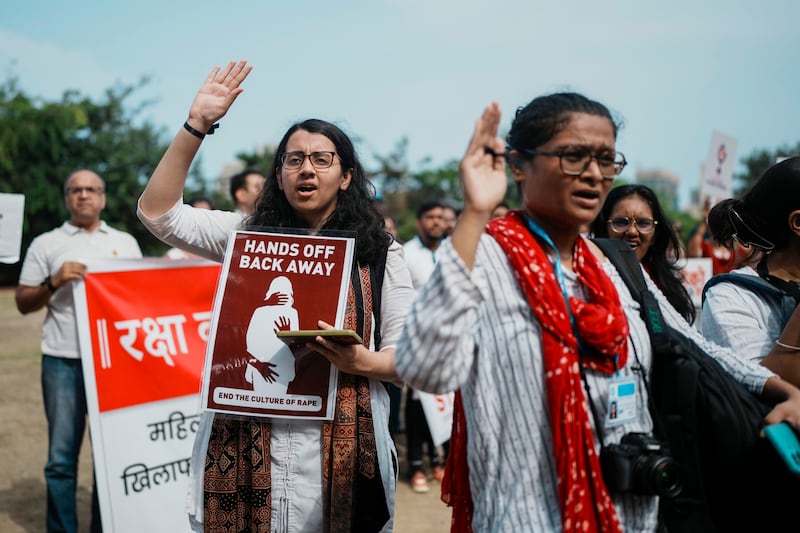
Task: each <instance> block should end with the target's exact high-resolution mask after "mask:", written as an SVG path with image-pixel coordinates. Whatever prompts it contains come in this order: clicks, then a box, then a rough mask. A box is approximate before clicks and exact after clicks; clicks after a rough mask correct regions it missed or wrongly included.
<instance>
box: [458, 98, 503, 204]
mask: <svg viewBox="0 0 800 533" xmlns="http://www.w3.org/2000/svg"><path fill="white" fill-rule="evenodd" d="M499 126H500V106H499V105H498V104H497V102H492V103H491V104H489V105H488V106H486V109H484V111H483V114H482V115H481V117H480V118H479V119H478V121H477V122H476V123H475V131H474V132H473V134H472V139H470V141H469V146H467V151H466V153H465V154H464V157H463V158H462V159H461V165H460V166H459V170H460V172H461V185H462V187H463V188H464V209H465V210H470V211H477V212H481V213H489V214H491V212H492V210H493V209H494V208H495V206H497V204H499V203H500V202H502V201H503V198H504V197H505V194H506V172H505V157H504V156H503V152H504V149H505V145H504V143H503V140H502V139H500V138H498V137H497V130H498V128H499Z"/></svg>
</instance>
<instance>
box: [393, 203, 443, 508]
mask: <svg viewBox="0 0 800 533" xmlns="http://www.w3.org/2000/svg"><path fill="white" fill-rule="evenodd" d="M444 211H445V205H444V204H443V203H441V202H438V201H429V202H425V203H424V204H422V205H421V206H420V207H419V209H417V236H416V237H414V238H413V239H411V240H410V241H408V242H407V243H405V244H404V245H403V251H404V253H405V257H406V264H407V265H408V270H409V272H411V282H412V283H413V285H414V290H415V291H419V290H420V289H421V288H422V286H423V285H425V282H426V281H428V278H429V277H430V276H431V274H432V273H433V267H434V266H435V265H436V250H437V249H438V248H439V243H441V241H442V239H443V238H444V237H445V231H446V229H447V225H446V223H445V218H444V215H445V213H444ZM405 416H406V420H405V422H406V445H407V447H408V477H409V480H410V482H411V489H412V490H413V491H414V492H428V490H429V487H428V478H427V476H426V474H425V468H424V459H423V448H424V447H425V446H427V450H428V456H429V458H430V463H431V474H432V477H433V478H434V479H435V480H437V481H441V480H442V477H443V476H444V469H443V468H442V458H441V457H440V456H439V454H438V451H437V449H436V446H435V445H434V443H433V439H432V438H431V432H430V429H429V428H428V422H427V420H426V419H425V413H424V411H423V410H422V402H420V400H419V395H418V393H417V392H416V391H415V390H413V389H410V388H409V389H407V390H406V408H405Z"/></svg>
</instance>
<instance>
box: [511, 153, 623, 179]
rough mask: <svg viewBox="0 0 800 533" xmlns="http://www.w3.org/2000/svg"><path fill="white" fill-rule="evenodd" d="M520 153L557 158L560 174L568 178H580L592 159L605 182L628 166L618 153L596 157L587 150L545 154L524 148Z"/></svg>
mask: <svg viewBox="0 0 800 533" xmlns="http://www.w3.org/2000/svg"><path fill="white" fill-rule="evenodd" d="M520 152H525V153H526V154H528V155H545V156H549V157H557V158H558V160H559V163H560V164H561V172H563V173H564V174H566V175H568V176H580V175H581V174H583V173H584V172H586V169H587V168H589V165H591V164H592V159H594V160H595V161H597V166H598V167H600V175H601V176H603V178H605V179H607V180H613V179H615V178H616V177H617V176H619V175H620V173H621V172H622V169H623V168H625V165H627V164H628V162H627V161H626V160H625V156H624V155H622V154H621V153H620V152H617V153H616V154H614V155H597V154H593V153H591V152H590V151H589V150H572V151H569V152H567V151H563V152H545V151H542V150H526V149H525V148H522V149H520Z"/></svg>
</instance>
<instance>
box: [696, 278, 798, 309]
mask: <svg viewBox="0 0 800 533" xmlns="http://www.w3.org/2000/svg"><path fill="white" fill-rule="evenodd" d="M723 282H728V283H733V284H734V285H738V286H739V287H743V288H745V289H747V290H750V291H753V292H755V293H758V294H760V295H762V296H764V297H766V298H772V299H775V300H778V301H780V302H781V303H783V304H784V305H786V304H785V303H784V302H786V301H787V299H790V300H791V302H789V306H790V307H791V306H793V305H797V304H798V300H797V299H796V298H795V297H794V296H793V295H792V294H790V293H787V292H785V291H783V290H781V289H779V288H778V287H776V286H775V285H773V284H772V283H770V282H769V281H767V280H765V279H764V278H762V277H760V276H748V275H747V274H738V273H736V272H729V273H727V274H717V275H716V276H714V277H712V278H711V279H710V280H708V281H707V282H706V284H705V286H704V287H703V302H705V301H706V291H708V289H710V288H711V287H713V286H714V285H717V284H719V283H723ZM792 302H794V304H792Z"/></svg>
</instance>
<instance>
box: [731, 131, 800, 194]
mask: <svg viewBox="0 0 800 533" xmlns="http://www.w3.org/2000/svg"><path fill="white" fill-rule="evenodd" d="M798 155H800V142H798V143H797V144H796V145H795V146H793V147H792V146H788V145H784V146H781V147H779V148H777V149H775V150H767V149H759V150H754V151H753V152H751V153H750V155H747V156H745V157H743V158H742V160H741V163H742V165H744V167H745V171H744V172H738V173H736V174H734V176H733V178H734V182H735V183H737V184H738V186H737V188H736V196H741V195H742V193H744V192H745V191H746V190H747V189H749V188H750V187H752V186H753V185H754V184H755V182H756V181H757V180H758V178H759V177H761V175H762V174H763V173H764V172H765V171H766V170H767V169H768V168H769V167H771V166H772V165H774V164H775V163H777V162H778V160H780V159H783V158H785V157H792V156H798Z"/></svg>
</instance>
